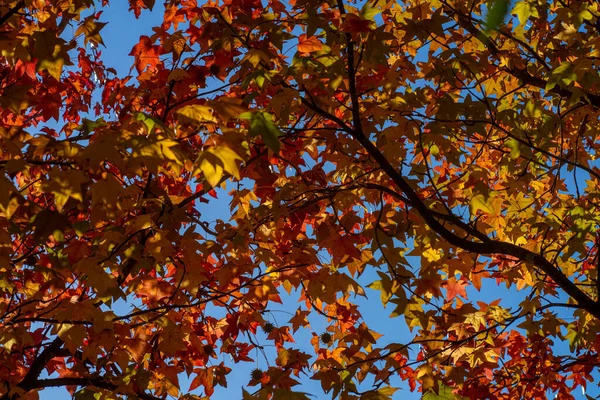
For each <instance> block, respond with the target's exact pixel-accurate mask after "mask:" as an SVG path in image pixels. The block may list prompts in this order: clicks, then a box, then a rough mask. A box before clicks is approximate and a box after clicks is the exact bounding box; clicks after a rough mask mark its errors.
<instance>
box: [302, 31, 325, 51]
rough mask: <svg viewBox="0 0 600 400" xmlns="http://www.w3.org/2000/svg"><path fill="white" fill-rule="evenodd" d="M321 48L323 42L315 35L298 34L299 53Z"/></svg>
mask: <svg viewBox="0 0 600 400" xmlns="http://www.w3.org/2000/svg"><path fill="white" fill-rule="evenodd" d="M322 48H323V43H321V41H320V40H319V38H317V37H316V36H311V37H307V36H306V35H300V36H299V37H298V51H299V52H300V53H313V52H315V51H319V50H321V49H322Z"/></svg>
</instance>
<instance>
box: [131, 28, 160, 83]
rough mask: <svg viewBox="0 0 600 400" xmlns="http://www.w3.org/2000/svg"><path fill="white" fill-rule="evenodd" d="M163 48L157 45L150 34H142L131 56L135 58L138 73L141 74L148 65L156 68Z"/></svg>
mask: <svg viewBox="0 0 600 400" xmlns="http://www.w3.org/2000/svg"><path fill="white" fill-rule="evenodd" d="M161 53H162V48H161V47H160V46H158V45H155V44H154V43H153V42H152V39H150V37H148V36H141V37H140V41H139V42H138V43H137V44H136V45H135V46H133V48H132V49H131V52H130V53H129V55H130V56H133V57H134V58H135V62H134V65H135V68H136V70H137V72H138V74H141V73H142V72H143V71H144V70H145V69H146V67H150V68H154V67H155V66H156V65H157V64H159V63H160V55H161Z"/></svg>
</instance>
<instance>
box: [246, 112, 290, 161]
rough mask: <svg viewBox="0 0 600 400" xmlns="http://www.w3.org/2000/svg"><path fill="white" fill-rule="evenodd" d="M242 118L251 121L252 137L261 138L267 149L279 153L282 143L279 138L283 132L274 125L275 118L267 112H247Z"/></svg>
mask: <svg viewBox="0 0 600 400" xmlns="http://www.w3.org/2000/svg"><path fill="white" fill-rule="evenodd" d="M240 118H243V119H247V120H250V135H252V136H260V137H261V138H262V140H263V141H264V142H265V144H266V145H267V147H269V148H270V149H271V150H273V152H274V153H279V149H280V147H281V142H280V141H279V136H282V133H281V131H280V130H279V128H278V127H277V125H275V124H274V123H273V116H272V115H271V114H269V113H266V112H247V113H244V114H241V115H240Z"/></svg>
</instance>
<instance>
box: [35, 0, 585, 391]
mask: <svg viewBox="0 0 600 400" xmlns="http://www.w3.org/2000/svg"><path fill="white" fill-rule="evenodd" d="M159 3H160V2H157V5H156V7H155V10H154V11H153V12H148V11H145V12H143V14H142V16H141V18H140V19H139V20H136V19H135V18H134V16H133V14H132V13H131V12H128V11H127V2H125V1H116V0H113V1H112V2H111V5H110V6H109V7H107V8H106V9H105V11H104V14H103V15H102V20H103V21H107V22H109V24H108V25H107V26H106V27H105V28H104V30H103V31H102V36H103V39H104V42H105V44H106V48H102V49H101V50H102V52H103V60H104V62H105V64H106V65H107V66H110V67H113V68H115V69H116V70H117V72H118V75H119V76H124V75H126V74H128V73H129V71H130V69H131V65H132V63H133V58H132V57H131V56H128V54H129V51H130V49H131V47H133V45H134V44H136V43H137V41H138V39H139V36H140V35H151V33H152V32H151V27H152V26H154V25H158V24H160V22H161V20H162V10H161V6H160V4H159ZM218 195H219V199H218V200H216V201H211V202H210V203H209V204H202V206H201V211H202V212H203V215H204V216H206V215H211V216H213V217H214V218H215V219H217V218H221V219H225V220H226V219H228V217H229V215H230V213H229V204H228V203H229V201H228V196H227V194H226V191H224V190H219V191H218ZM411 261H416V260H415V259H414V258H411ZM416 264H417V265H418V261H417V263H416ZM375 279H377V275H376V273H375V271H374V270H369V271H366V272H365V274H363V276H362V277H361V280H360V283H361V284H362V285H363V287H366V285H368V284H369V283H371V282H372V281H374V280H375ZM366 291H367V296H368V298H367V299H363V298H359V299H357V303H358V304H359V305H360V307H361V312H362V314H363V317H364V319H365V321H366V323H367V325H369V327H370V328H371V329H373V330H375V331H377V332H379V333H381V334H384V337H383V338H381V339H380V341H381V344H382V345H385V344H386V343H390V342H397V343H398V342H399V343H404V342H409V341H410V340H412V338H413V335H412V334H411V333H410V331H409V330H408V328H407V326H406V324H405V322H404V318H402V317H400V318H394V319H390V318H389V313H390V312H391V310H392V308H388V309H384V308H383V307H382V306H381V303H380V300H379V293H378V292H376V291H373V290H370V289H366ZM468 294H469V300H470V301H473V302H474V301H477V300H481V301H486V302H489V301H493V300H496V299H498V298H504V300H505V301H504V302H503V303H502V304H503V305H505V306H513V307H515V308H516V307H517V306H518V303H519V302H520V301H522V300H523V299H524V297H525V296H526V295H527V293H526V292H524V291H523V292H517V291H516V290H507V289H506V288H505V287H504V286H497V285H495V284H494V283H493V282H491V281H489V280H488V281H485V282H484V285H483V288H482V291H481V292H477V291H475V290H474V289H473V288H472V287H470V288H469V290H468ZM282 299H283V301H284V304H283V305H273V306H272V307H270V310H271V313H269V316H268V318H269V320H270V321H272V322H273V323H274V324H275V325H283V324H286V323H287V322H288V320H289V319H290V317H291V316H292V315H293V313H294V312H295V310H296V309H297V307H298V301H297V296H296V295H294V293H292V295H291V296H287V295H282ZM506 299H510V300H508V301H506ZM122 307H123V311H126V310H127V305H126V304H123V305H122ZM290 313H291V315H290ZM310 322H311V328H312V330H313V332H315V333H317V334H320V333H322V332H323V331H324V330H325V329H326V327H327V321H326V320H325V318H324V317H322V316H320V315H313V316H312V317H311V319H310ZM295 338H296V342H297V343H296V347H300V348H307V349H310V348H311V347H312V346H311V345H310V343H309V341H310V338H311V332H310V331H308V330H304V331H303V330H300V331H298V334H297V335H296V336H295ZM260 339H261V335H260V334H259V335H258V340H260ZM263 339H264V337H263ZM560 348H561V350H563V352H564V353H568V346H560ZM264 352H265V354H266V357H264V356H263V355H262V354H261V352H260V351H259V350H256V353H254V354H253V355H254V358H255V359H256V361H255V362H254V363H245V364H238V365H234V364H233V362H232V361H231V360H229V359H228V356H227V357H226V358H224V357H223V355H220V360H223V361H225V363H226V364H227V365H228V366H229V367H231V368H232V372H231V374H229V375H228V384H229V387H228V388H227V389H222V388H217V389H216V392H215V395H214V398H232V399H237V398H241V387H242V386H244V385H245V384H246V383H247V381H248V379H249V376H250V372H251V370H252V369H254V368H257V367H258V368H262V369H265V368H266V367H267V366H268V365H267V361H266V359H271V360H272V359H274V357H273V354H274V349H273V348H270V347H265V349H264ZM308 352H309V353H311V352H312V350H309V351H308ZM302 382H303V385H302V386H301V387H299V388H298V390H299V391H304V392H307V393H310V394H312V395H313V398H314V399H325V398H330V396H325V395H323V394H322V391H321V389H320V385H319V384H318V383H317V382H315V381H311V380H308V379H306V377H305V379H303V380H302ZM392 382H393V384H396V385H398V386H400V387H401V388H403V390H402V391H399V392H397V398H402V399H406V400H412V399H419V398H420V394H418V393H410V392H409V390H408V387H407V385H405V384H404V383H400V382H399V381H398V380H396V381H392ZM188 385H189V380H187V379H186V378H184V377H182V379H181V388H182V391H183V392H184V393H185V391H186V389H187V387H188ZM248 390H249V391H252V388H248ZM195 394H201V392H200V391H196V392H195ZM593 394H596V393H593ZM40 398H41V399H42V400H51V399H68V398H70V395H69V394H68V392H67V391H66V390H65V389H62V388H52V389H46V390H44V391H42V392H41V396H40ZM581 398H584V397H583V396H581Z"/></svg>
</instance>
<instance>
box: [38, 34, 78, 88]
mask: <svg viewBox="0 0 600 400" xmlns="http://www.w3.org/2000/svg"><path fill="white" fill-rule="evenodd" d="M32 40H33V52H32V55H33V56H34V57H35V58H36V59H37V66H36V68H37V70H38V71H42V70H46V71H48V73H49V74H50V75H52V76H53V77H54V79H56V80H60V74H61V73H62V69H63V67H64V66H65V65H71V59H70V58H69V54H68V51H69V50H70V47H69V46H68V45H67V42H65V40H64V39H62V38H60V37H58V36H57V33H56V32H53V31H49V30H43V31H37V32H35V33H34V34H33V36H32Z"/></svg>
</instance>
